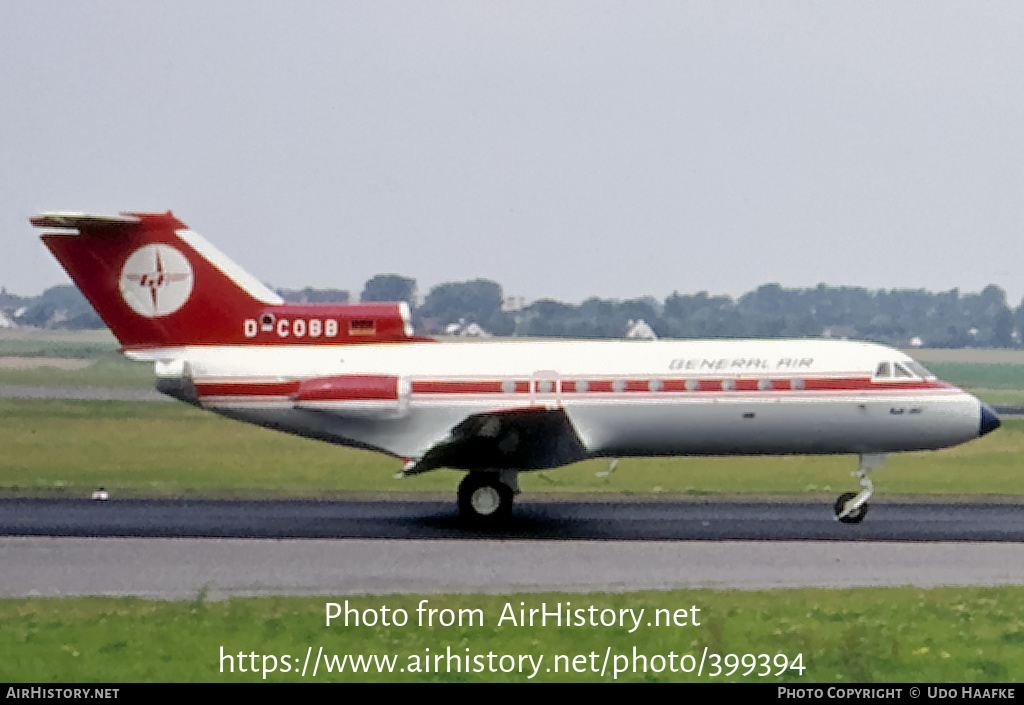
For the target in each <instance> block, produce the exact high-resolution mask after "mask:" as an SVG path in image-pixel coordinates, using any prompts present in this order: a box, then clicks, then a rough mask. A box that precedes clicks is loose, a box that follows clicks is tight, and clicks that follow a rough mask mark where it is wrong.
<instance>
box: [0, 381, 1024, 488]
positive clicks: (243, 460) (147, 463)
mask: <svg viewBox="0 0 1024 705" xmlns="http://www.w3.org/2000/svg"><path fill="white" fill-rule="evenodd" d="M0 444H2V445H0V447H2V448H4V450H5V452H4V453H3V454H2V455H0V491H3V492H6V493H15V494H25V493H29V494H31V493H40V492H45V493H52V492H62V493H68V494H71V495H76V496H83V495H85V494H87V493H89V492H91V491H92V490H93V489H95V488H96V487H99V486H102V487H104V488H106V489H107V490H108V491H111V492H114V493H116V494H118V495H120V496H186V495H208V496H236V495H245V496H261V495H278V496H280V495H284V496H325V495H330V494H332V493H346V492H360V491H369V492H380V491H396V492H419V491H439V492H445V493H449V492H453V491H454V489H455V487H456V485H457V484H458V482H459V480H460V479H461V477H462V473H461V472H458V471H452V470H439V471H436V472H431V473H426V474H424V475H419V476H414V477H411V478H405V479H402V480H396V479H394V475H395V474H396V473H397V472H398V471H399V470H400V469H401V464H400V462H399V461H398V460H396V459H393V458H389V457H387V456H383V455H379V454H375V453H370V452H366V451H360V450H353V449H349V448H342V447H339V446H332V445H329V444H326V443H320V442H317V441H310V440H306V439H302V438H296V437H292V436H288V435H285V434H282V433H278V432H275V431H269V430H266V429H262V428H258V427H255V426H251V425H248V424H243V423H239V422H235V421H230V420H227V419H223V418H221V417H218V416H216V415H214V414H211V413H209V412H205V411H201V410H199V409H195V408H193V407H191V406H188V405H185V404H151V403H144V402H94V401H49V400H20V399H0ZM1022 453H1024V421H1016V420H1009V421H1006V422H1005V423H1004V425H1003V428H1001V429H1000V430H999V431H998V432H996V433H992V434H989V435H988V436H985V437H984V438H980V439H978V440H975V441H972V442H970V443H967V444H964V445H962V446H959V447H957V448H951V449H947V450H942V451H926V452H918V453H902V454H894V455H892V456H890V460H889V463H888V464H887V465H886V466H885V467H884V468H882V469H881V470H879V471H878V472H877V473H876V474H875V475H874V479H875V482H876V487H877V490H878V493H879V494H880V495H882V496H884V495H886V494H892V493H897V494H913V493H923V494H954V495H961V494H962V495H974V494H1003V495H1019V494H1022V493H1024V483H1022V481H1021V476H1020V458H1021V457H1022ZM856 465H857V460H856V457H855V456H811V457H808V456H783V457H752V458H644V459H629V458H627V459H625V460H623V461H621V462H620V463H619V465H618V467H617V468H616V470H615V472H613V473H612V474H611V475H610V476H608V477H598V476H597V472H599V471H603V470H606V469H607V468H608V463H607V461H586V462H582V463H577V464H575V465H572V466H569V467H565V468H559V469H556V470H550V471H543V472H526V473H522V474H521V475H520V481H521V486H522V489H523V491H524V492H527V493H531V492H549V491H556V492H576V491H586V492H620V493H637V494H650V493H691V494H695V493H698V494H699V493H769V494H790V495H793V494H796V495H800V494H808V493H810V494H814V493H828V494H829V495H832V494H835V493H837V492H839V491H843V490H846V489H854V488H855V486H856V482H855V481H854V480H853V479H852V478H851V477H850V472H851V471H852V470H854V469H855V468H856Z"/></svg>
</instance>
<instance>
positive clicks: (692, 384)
mask: <svg viewBox="0 0 1024 705" xmlns="http://www.w3.org/2000/svg"><path fill="white" fill-rule="evenodd" d="M683 386H685V387H686V391H688V392H696V391H697V390H698V389H700V382H698V381H697V380H695V379H688V380H686V384H685V385H683Z"/></svg>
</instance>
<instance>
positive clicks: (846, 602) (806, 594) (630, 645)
mask: <svg viewBox="0 0 1024 705" xmlns="http://www.w3.org/2000/svg"><path fill="white" fill-rule="evenodd" d="M345 599H346V598H344V597H331V598H246V599H231V600H226V601H223V602H205V601H203V599H202V596H201V595H197V598H196V599H195V600H193V601H192V602H157V601H145V600H138V599H129V598H122V599H114V598H76V599H64V600H55V599H28V600H0V681H7V682H12V681H13V682H23V683H25V682H28V683H45V682H97V681H98V682H110V683H117V682H153V681H156V682H187V681H226V682H253V681H260V680H263V679H264V675H263V673H261V672H256V673H253V672H252V666H253V665H255V666H256V667H257V668H258V669H259V670H260V671H262V670H263V668H264V667H265V668H266V669H267V670H269V669H270V666H271V665H272V664H273V665H275V666H276V668H277V671H276V672H271V673H268V674H267V675H266V680H267V681H268V682H290V683H294V682H303V681H305V682H337V681H350V682H351V681H361V682H362V681H378V682H401V681H405V682H438V681H441V682H453V681H454V682H462V681H487V682H494V681H506V682H527V681H529V680H534V681H576V682H593V681H607V682H611V681H612V680H619V681H661V682H728V681H740V682H762V683H764V682H769V683H885V682H891V683H898V682H917V683H949V682H954V683H955V682H965V683H974V682H995V683H1011V682H1020V681H1021V680H1024V666H1022V664H1024V616H1022V615H1024V588H1013V587H1003V588H940V589H931V590H923V589H917V588H886V589H848V590H820V589H814V590H811V589H800V590H773V591H762V592H739V591H712V590H687V591H671V592H637V593H619V594H603V593H594V594H587V595H581V594H575V593H573V594H529V595H506V596H501V595H405V596H400V595H390V596H386V597H366V596H363V597H349V598H348V600H349V602H350V604H349V607H352V608H355V609H356V610H358V611H359V612H360V613H362V614H365V612H364V611H365V610H371V611H373V612H375V613H376V616H377V621H378V622H379V621H380V614H381V607H382V606H386V607H387V608H388V610H389V612H390V614H391V615H392V617H391V619H392V620H393V619H394V615H395V611H396V610H398V609H402V610H405V612H406V614H407V615H408V618H409V619H408V622H407V623H406V624H405V626H402V627H398V626H389V627H384V626H381V625H380V624H379V623H378V624H377V625H376V626H365V625H361V626H355V624H354V619H353V621H352V623H350V626H349V627H345V625H344V621H343V619H339V620H335V621H334V622H333V624H332V625H331V626H330V627H328V626H326V624H325V603H326V602H328V601H331V602H338V603H340V604H341V605H342V607H344V604H345ZM421 600H428V605H427V607H429V608H433V609H437V610H442V609H446V608H447V609H450V610H452V613H453V616H454V615H457V614H458V613H459V610H479V611H480V612H479V615H480V616H479V617H475V618H474V625H473V626H469V624H468V622H469V613H468V612H466V613H464V614H465V619H464V623H463V626H461V627H460V626H458V624H457V622H456V623H455V624H453V625H452V626H449V627H444V626H441V625H439V624H438V623H437V622H435V623H434V626H433V627H427V626H423V627H420V626H419V622H418V617H417V612H416V608H417V606H418V605H419V603H420V601H421ZM565 602H569V603H571V607H572V608H575V609H579V608H583V609H585V610H588V612H587V613H585V614H586V615H587V616H586V617H585V618H584V619H585V620H587V621H588V624H587V625H586V626H580V627H577V626H573V627H566V626H562V627H559V626H556V625H554V624H551V623H550V622H549V623H548V625H547V626H541V625H540V624H539V623H537V624H535V625H534V626H532V627H530V626H520V625H517V624H516V625H514V624H513V623H512V622H510V621H508V620H505V621H504V623H503V624H501V625H500V626H499V624H498V621H499V619H500V617H501V616H502V614H503V613H505V609H506V608H505V605H506V603H508V604H510V605H511V607H512V609H513V610H514V612H515V613H516V614H517V615H518V610H519V609H520V608H521V607H523V606H525V607H526V608H527V609H531V608H540V607H541V603H546V605H547V609H548V610H549V611H551V610H553V609H554V605H555V604H556V603H562V604H563V605H564V603H565ZM521 603H525V605H521ZM591 605H593V606H594V607H595V608H597V610H598V612H597V613H595V614H600V613H601V611H603V610H606V609H611V610H614V611H615V614H616V615H618V614H619V610H620V609H633V610H635V611H636V612H638V611H639V609H640V608H643V609H644V615H643V616H642V619H641V620H640V622H641V623H640V626H639V627H637V628H636V629H635V631H634V632H633V633H632V634H631V633H629V631H628V630H629V629H630V628H633V626H634V622H633V621H632V619H631V618H630V617H628V616H627V617H626V622H627V625H628V626H627V627H626V628H620V627H619V626H617V625H616V626H613V627H607V626H606V627H602V626H596V627H595V626H590V625H589V619H590V617H589V607H590V606H591ZM695 606H696V607H697V608H698V609H699V612H693V611H692V608H693V607H695ZM680 608H682V609H686V610H687V614H686V621H685V626H676V625H672V626H665V624H664V622H663V623H662V624H661V626H648V625H647V622H648V621H649V620H653V619H654V615H655V613H656V612H655V611H656V610H659V609H661V610H668V612H663V613H662V614H663V615H668V614H673V615H674V614H676V610H678V609H680ZM563 609H565V608H564V607H563ZM440 617H441V613H440V612H438V613H437V619H438V620H439V619H440ZM517 619H518V617H517ZM481 621H482V626H480V623H481ZM693 621H698V622H699V623H700V624H699V626H695V625H694V624H692V622H693ZM222 647H223V652H222V651H221V648H222ZM310 647H311V649H312V651H311V653H312V655H314V656H315V655H317V654H318V653H319V649H320V648H322V649H323V652H324V653H325V654H327V655H328V657H330V656H335V655H337V656H338V657H339V658H343V657H344V655H346V654H351V655H353V656H356V655H365V656H367V657H369V656H371V655H375V656H376V657H377V658H378V659H380V658H381V657H384V656H389V657H391V656H395V657H397V660H396V662H395V666H394V672H392V673H382V674H378V673H376V668H374V667H372V666H371V668H370V672H359V673H352V672H351V665H350V664H349V665H348V668H346V671H347V672H345V673H338V672H337V670H335V672H333V673H330V672H328V671H327V667H326V666H325V665H324V662H321V663H320V665H319V669H318V673H317V676H316V677H315V678H314V677H313V675H312V671H313V664H312V662H310V664H309V666H308V669H307V673H306V676H305V677H303V676H302V675H301V667H302V665H303V662H304V661H305V657H306V654H307V649H309V648H310ZM449 648H450V649H451V652H452V653H454V654H455V655H456V656H461V657H463V659H465V657H466V656H467V654H468V655H469V656H470V657H471V658H470V660H469V662H468V663H467V662H465V661H464V660H463V661H462V662H461V664H460V668H461V669H462V670H461V671H460V672H452V673H448V672H446V670H447V669H446V667H445V666H444V664H445V663H448V662H447V661H446V660H445V659H442V660H441V662H440V664H441V668H440V669H438V668H437V667H436V665H437V664H434V663H432V665H431V668H430V672H419V673H415V672H410V671H411V670H412V669H414V668H415V667H416V665H417V664H418V665H419V667H420V669H421V670H422V669H423V666H424V662H425V657H427V656H428V655H430V656H437V655H438V654H441V655H443V656H446V655H447V653H448V651H447V650H448V649H449ZM705 648H707V651H708V653H710V654H719V655H720V656H721V657H722V660H721V661H720V662H719V665H718V675H712V674H714V673H715V672H716V666H715V660H714V659H713V658H711V657H707V658H706V662H705V666H704V667H703V671H702V675H700V676H698V675H697V673H696V669H695V668H694V666H695V665H696V663H697V662H699V661H700V658H701V656H702V654H703V653H704V649H705ZM634 649H636V654H639V655H641V656H645V657H646V672H644V667H645V662H644V661H643V660H636V661H634V660H633V657H634ZM428 650H429V651H428ZM239 652H242V653H244V654H245V655H246V657H248V656H249V654H254V655H256V659H255V661H254V660H253V659H251V658H246V671H247V672H246V673H241V672H239V670H238V668H239V666H238V664H239V661H240V659H239V658H238V654H239ZM222 653H223V654H225V655H231V656H233V657H234V658H233V659H230V660H225V661H223V662H222V661H221V655H222ZM488 653H492V654H494V655H495V657H496V658H495V659H492V661H491V662H490V664H493V666H494V668H495V670H499V669H500V667H501V664H502V663H503V664H504V665H505V666H511V663H512V661H511V660H509V659H505V660H504V662H502V661H501V660H500V658H501V656H503V655H513V656H518V655H522V654H528V655H531V656H533V657H534V659H535V661H534V663H535V664H536V665H537V666H539V668H537V667H534V666H531V665H530V664H529V663H525V664H524V665H525V668H526V672H525V673H519V672H517V670H514V671H512V672H510V673H501V672H497V673H491V672H488V670H487V669H489V668H490V665H489V662H488V660H486V658H484V659H482V660H481V661H479V662H478V661H475V660H474V659H473V658H472V657H473V656H476V655H481V656H485V655H486V654H488ZM591 653H593V654H595V655H596V659H594V658H592V657H591V656H590V654H591ZM606 654H609V659H608V663H607V668H606V671H605V675H604V676H602V675H601V674H600V669H601V667H602V663H603V661H604V657H605V655H606ZM670 654H674V655H675V657H674V659H671V660H670ZM728 654H735V655H736V656H735V657H734V658H732V659H728V660H726V657H727V655H728ZM744 654H752V655H757V656H758V658H757V659H750V658H748V659H747V660H746V662H743V661H742V657H743V655H744ZM760 654H767V655H768V656H769V658H771V659H773V663H772V666H771V670H770V675H768V676H763V675H762V676H761V677H758V676H757V675H756V673H758V672H760V673H762V674H763V673H765V668H766V667H765V666H764V663H765V662H764V661H763V660H761V658H760V656H759V655H760ZM780 654H781V655H784V656H785V657H786V661H787V662H788V663H789V664H794V663H797V664H799V666H802V667H803V668H804V670H802V671H801V670H799V669H790V668H786V667H785V666H786V663H785V662H783V660H782V659H781V658H779V659H778V660H774V659H776V658H778V655H780ZM264 655H272V657H273V661H271V660H270V659H269V658H268V659H266V660H264V659H263V656H264ZM685 655H692V656H693V657H694V660H693V661H683V660H682V659H681V657H683V656H685ZM798 655H799V656H800V660H799V661H797V656H798ZM283 656H287V657H288V662H287V663H288V669H289V670H288V671H287V672H282V671H284V668H285V667H284V666H283V665H282V664H283V661H282V657H283ZM560 656H561V657H564V658H562V659H561V660H558V657H560ZM577 656H583V658H582V659H579V660H576V657H577ZM539 657H543V660H538V658H539ZM659 658H660V660H659ZM222 663H223V664H224V669H225V671H226V672H224V673H222V672H221V670H220V668H221V664H222ZM378 663H379V661H378ZM450 663H451V667H450V668H451V669H452V670H454V669H455V662H454V661H452V662H450ZM574 663H575V664H576V666H577V668H586V672H582V673H579V672H575V671H574V670H572V666H571V664H574ZM669 663H674V664H675V666H674V667H675V668H676V669H677V671H678V670H679V668H680V666H684V667H689V668H690V669H692V670H693V671H694V672H692V673H689V674H687V673H683V672H675V673H673V672H672V671H671V668H672V666H669V665H668V664H669ZM752 663H754V664H756V666H755V668H754V669H753V670H751V668H750V666H751V664H752ZM264 664H266V665H265V666H264ZM517 665H518V664H517ZM466 666H469V667H470V671H471V672H469V673H467V672H466ZM231 667H234V668H235V671H234V672H231V671H230V668H231ZM556 667H557V671H556ZM402 668H404V669H406V670H405V672H401V671H400V670H399V669H402ZM478 668H482V669H483V672H474V671H476V670H477V669H478ZM549 668H550V669H552V670H551V671H550V672H549V671H548V670H547V669H549ZM566 668H569V669H570V672H568V673H566V672H565V670H566ZM591 669H593V670H591ZM615 669H620V670H621V671H622V672H620V673H618V674H615V673H614V670H615ZM438 670H440V671H441V672H437V671H438ZM655 670H661V672H660V673H657V672H655ZM594 671H597V672H594ZM730 671H732V673H731V675H729V672H730ZM534 672H536V675H535V676H534V677H533V678H530V677H529V676H530V675H531V674H532V673H534ZM745 672H750V673H751V675H747V676H746V677H744V676H743V674H744V673H745ZM616 676H617V677H616Z"/></svg>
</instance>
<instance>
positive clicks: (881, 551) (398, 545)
mask: <svg viewBox="0 0 1024 705" xmlns="http://www.w3.org/2000/svg"><path fill="white" fill-rule="evenodd" d="M1022 519H1024V507H1022V506H1021V505H1020V504H1012V503H943V502H936V503H920V502H913V503H910V502H907V503H902V502H892V503H886V502H878V503H875V504H874V505H873V506H872V508H871V511H870V512H869V514H868V518H867V519H866V520H865V522H864V523H863V524H861V525H858V526H847V525H840V524H837V523H836V522H834V521H833V519H832V516H831V509H830V508H829V507H828V506H827V503H826V504H822V503H819V502H815V503H807V502H741V501H736V502H733V501H697V500H673V501H644V502H633V501H595V502H560V501H549V500H531V501H523V502H521V503H520V504H519V505H518V506H517V507H516V515H515V517H514V521H513V522H512V523H511V524H510V525H509V526H508V527H507V528H505V529H502V530H500V531H490V532H485V531H480V530H475V529H469V528H466V527H464V526H463V525H462V524H461V523H460V522H459V521H458V519H457V517H456V516H455V511H454V508H453V506H452V503H451V502H441V501H394V500H391V501H354V500H344V501H325V502H311V501H237V502H235V501H232V502H228V501H207V500H203V501H149V500H145V501H144V500H114V501H108V502H92V501H86V500H38V499H33V500H0V534H2V535H5V536H4V537H3V538H0V565H2V566H3V570H2V571H0V596H24V595H46V596H58V595H79V594H93V595H139V596H145V597H159V598H170V599H186V598H189V597H194V596H195V595H197V594H198V593H199V591H200V590H204V591H206V592H207V593H208V595H209V596H210V597H212V598H217V597H225V596H233V595H268V594H295V595H336V594H388V593H405V592H424V593H441V592H463V593H464V592H521V591H525V592H536V591H627V590H642V589H680V588H696V587H713V588H722V589H724V588H741V589H755V588H772V587H796V586H827V587H847V586H855V585H876V586H877V585H918V586H922V587H930V586H936V585H967V584H983V585H995V584H1014V585H1024V521H1022ZM86 537H92V538H86Z"/></svg>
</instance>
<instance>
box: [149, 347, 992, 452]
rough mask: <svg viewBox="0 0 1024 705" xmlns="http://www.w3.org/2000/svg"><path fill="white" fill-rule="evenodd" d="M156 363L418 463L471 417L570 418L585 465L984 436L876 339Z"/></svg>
mask: <svg viewBox="0 0 1024 705" xmlns="http://www.w3.org/2000/svg"><path fill="white" fill-rule="evenodd" d="M151 357H156V359H157V373H158V375H160V376H162V377H165V378H176V377H182V376H184V377H186V378H188V379H190V380H191V382H192V383H193V384H194V386H195V389H196V390H197V392H198V396H197V399H198V403H199V404H201V405H202V406H204V407H206V408H210V409H212V410H215V411H217V412H219V413H222V414H225V415H227V416H231V417H233V418H238V419H241V420H245V421H250V422H253V423H258V424H261V425H266V426H272V427H274V428H278V429H281V430H285V431H289V432H292V433H297V434H300V435H305V436H310V437H315V438H320V439H323V440H328V441H331V442H334V443H340V444H345V445H353V446H359V447H368V448H373V449H376V450H380V451H383V452H386V453H389V454H392V455H395V456H399V457H404V458H410V459H418V458H421V457H422V456H423V455H424V453H426V452H427V451H428V450H429V449H430V448H431V447H433V446H435V445H436V444H438V443H440V442H442V441H444V439H445V438H446V437H447V436H448V435H449V433H450V431H451V430H452V428H453V427H455V426H456V425H457V424H459V423H460V422H462V421H463V420H464V419H466V418H467V417H469V416H472V415H475V414H488V413H500V412H504V411H511V410H517V409H537V408H540V409H561V410H563V411H564V412H565V415H566V416H567V418H568V419H569V421H570V422H571V424H572V426H573V428H574V429H575V431H576V433H577V435H578V436H579V439H580V441H581V443H582V445H583V447H584V448H585V451H586V453H587V454H588V455H590V456H654V455H734V454H744V455H746V454H789V453H808V454H820V453H886V452H894V451H903V450H921V449H934V448H942V447H947V446H952V445H956V444H959V443H963V442H965V441H968V440H971V439H973V438H976V437H978V436H979V435H981V433H980V431H979V422H980V418H981V405H980V403H979V401H978V400H977V399H976V398H974V397H973V396H971V395H970V394H967V393H966V392H963V391H962V390H959V389H957V388H955V387H952V386H950V385H947V384H945V383H943V382H941V381H939V380H936V379H935V378H934V377H932V376H930V375H928V374H926V373H925V372H924V371H923V370H921V369H920V368H919V367H916V366H914V363H913V361H912V360H911V358H909V357H908V356H907V355H905V354H903V353H901V352H899V351H897V350H894V349H892V348H888V347H885V346H882V345H876V344H871V343H855V342H845V341H829V340H732V341H713V340H712V341H688V340H679V341H556V340H551V341H529V340H528V341H485V342H465V343H463V342H458V343H390V344H366V345H347V346H340V345H333V346H331V345H325V346H312V345H294V346H285V345H264V346H252V347H242V346H230V347H228V346H196V347H188V348H180V349H176V350H165V351H162V352H160V353H158V354H156V355H152V356H151ZM883 363H888V365H887V366H885V367H883ZM897 363H898V364H897ZM908 370H913V372H911V373H909V374H908ZM886 372H887V374H886ZM364 376H367V377H395V378H397V383H396V385H395V389H396V393H395V394H394V396H393V398H384V399H381V398H372V399H370V398H367V399H361V398H359V397H358V395H355V396H353V395H348V396H344V397H343V398H337V399H323V398H318V399H315V400H305V401H304V400H303V399H301V398H297V396H296V385H297V384H298V383H301V382H303V381H307V380H315V379H319V378H336V377H337V378H353V379H359V378H361V377H364Z"/></svg>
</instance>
